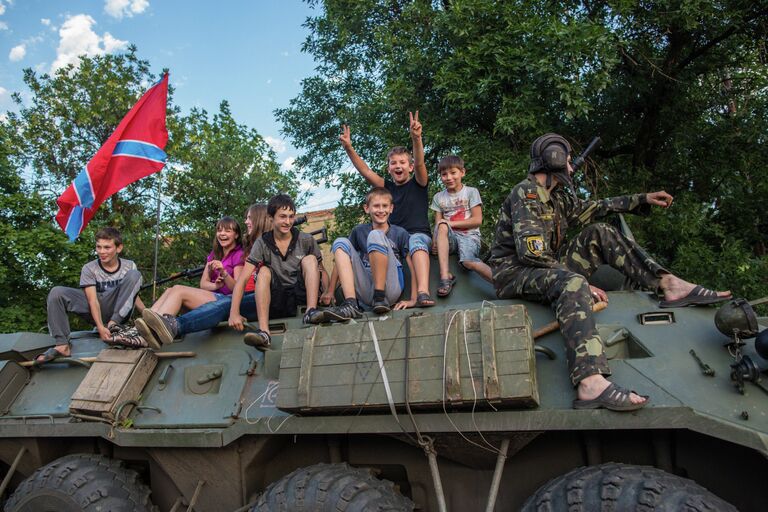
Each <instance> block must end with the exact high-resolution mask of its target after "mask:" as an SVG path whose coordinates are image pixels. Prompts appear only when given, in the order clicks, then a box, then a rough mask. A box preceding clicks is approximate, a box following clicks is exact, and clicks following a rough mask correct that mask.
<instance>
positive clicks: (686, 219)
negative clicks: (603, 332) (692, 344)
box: [276, 0, 768, 296]
mask: <svg viewBox="0 0 768 512" xmlns="http://www.w3.org/2000/svg"><path fill="white" fill-rule="evenodd" d="M309 3H311V4H322V6H323V7H324V9H323V11H322V13H321V14H319V15H318V16H316V17H313V18H310V19H309V20H308V21H307V26H308V27H309V29H310V30H311V35H310V36H309V37H308V38H307V40H306V42H305V44H304V50H305V51H306V52H309V53H310V54H312V55H313V56H314V58H315V60H316V61H317V62H318V63H319V65H318V67H317V73H316V74H315V75H314V76H312V77H309V78H307V79H305V80H304V81H303V83H302V91H301V94H300V95H299V96H298V97H296V98H294V99H293V100H292V101H291V103H290V105H289V106H288V107H286V108H283V109H279V110H278V111H277V112H276V113H277V116H278V118H279V119H281V120H282V121H283V123H284V132H285V133H286V134H287V135H288V136H289V137H290V138H292V139H293V143H294V145H296V146H297V147H300V148H302V149H304V151H305V153H304V155H303V156H302V157H300V158H299V159H298V161H297V166H298V168H299V169H301V170H302V172H303V173H304V174H305V176H306V177H308V178H310V179H313V180H315V181H319V182H333V183H338V184H339V185H340V186H341V187H342V188H343V189H344V190H345V196H344V199H343V201H342V204H343V206H344V208H342V210H341V211H340V213H341V214H342V219H341V220H342V221H345V218H346V219H347V223H349V222H350V221H349V220H348V219H349V218H350V217H351V216H353V215H354V214H353V213H352V212H353V211H354V208H353V205H356V204H359V203H360V199H361V197H362V196H361V194H362V193H363V191H364V189H365V186H364V184H362V179H361V178H358V177H356V176H348V175H342V176H341V177H340V176H338V174H339V171H338V169H340V168H342V167H343V166H346V165H347V162H346V158H345V154H344V153H343V151H342V150H341V148H340V146H339V144H338V142H337V137H338V133H339V126H340V125H341V124H342V123H347V124H350V125H351V127H352V136H353V144H354V145H355V148H356V149H357V150H358V152H359V153H360V154H361V156H363V158H364V159H365V160H366V161H368V162H369V164H371V166H372V167H373V168H375V169H376V168H378V169H380V170H381V172H382V173H383V172H384V170H385V155H386V151H387V149H388V148H389V147H391V146H393V145H402V144H405V143H407V141H408V137H407V131H406V129H407V118H408V116H407V112H408V111H412V110H416V109H418V110H419V111H420V115H421V119H422V120H423V122H424V142H425V146H426V157H427V164H428V167H429V168H430V170H431V178H432V188H433V192H435V191H437V190H438V189H439V188H440V183H439V179H438V176H437V174H436V163H437V161H438V160H439V158H440V157H441V156H444V155H446V154H449V153H458V154H460V155H461V156H462V157H463V158H464V160H465V161H466V162H467V176H466V178H465V181H466V182H467V183H468V184H470V185H472V186H476V187H478V188H480V190H481V194H482V195H483V203H484V205H485V210H484V214H485V216H486V219H487V220H486V222H485V224H484V233H485V234H486V236H487V235H489V233H490V232H491V228H492V225H493V222H494V220H495V215H496V214H497V210H498V207H499V205H500V204H501V202H502V200H503V198H504V196H505V195H506V194H507V193H508V191H509V190H510V188H511V187H512V186H514V184H516V183H517V182H518V181H519V180H520V179H522V178H523V177H524V175H525V173H526V170H527V162H528V153H529V148H530V143H531V141H533V139H534V138H536V137H537V136H538V135H540V134H542V133H545V132H551V131H554V132H558V133H562V134H564V135H566V136H567V137H568V138H569V139H570V140H571V141H572V142H573V145H574V147H575V149H576V150H577V151H578V150H579V149H581V148H583V147H584V146H586V145H587V144H588V143H589V141H590V140H591V138H592V137H593V136H595V135H600V136H601V137H602V138H603V140H604V143H603V146H602V147H601V148H600V150H599V151H598V152H597V153H596V155H595V156H594V159H593V161H592V162H590V164H589V165H588V166H587V167H586V169H585V171H584V172H583V173H582V174H581V176H579V185H580V187H581V189H582V192H583V193H584V194H585V195H588V196H592V195H599V196H607V195H617V194H624V193H630V192H639V191H651V190H656V189H662V188H663V189H666V190H667V191H668V192H670V193H672V194H674V195H675V196H676V198H677V199H676V201H675V205H674V207H673V208H671V209H670V210H668V211H664V212H655V213H654V216H653V217H652V218H651V220H650V221H644V220H640V221H633V224H632V225H633V229H634V230H635V232H636V233H635V234H636V236H637V237H638V238H639V239H640V240H641V241H642V242H643V243H644V244H645V245H646V246H647V247H648V248H649V250H650V251H651V252H652V253H654V254H655V255H656V256H657V257H658V258H659V259H660V260H661V261H662V262H663V263H664V264H665V265H667V266H668V267H669V268H670V269H672V270H674V271H676V272H680V273H681V274H683V275H685V276H687V277H690V278H692V279H695V280H701V281H706V282H707V283H708V284H711V285H717V286H723V287H731V288H733V289H734V290H735V291H736V292H738V293H741V294H746V295H752V296H754V295H755V294H758V293H762V294H766V292H768V283H767V280H766V278H765V276H766V275H768V272H767V271H768V260H767V259H766V233H768V230H766V227H767V226H768V210H767V209H765V208H760V204H761V202H763V201H762V200H763V198H764V197H766V192H767V190H766V188H767V187H768V179H766V178H768V176H766V174H768V171H767V170H766V169H767V166H766V164H768V146H766V144H765V139H766V126H768V124H767V123H766V121H768V119H767V118H766V117H767V116H766V113H768V112H767V110H766V108H768V92H767V91H768V87H767V86H768V68H766V59H767V58H768V55H767V52H766V46H765V41H766V35H767V34H768V8H767V7H766V6H765V4H764V3H761V2H750V1H746V0H716V1H711V0H707V1H703V0H662V1H655V2H646V1H641V2H634V1H633V2H630V1H626V0H612V1H598V0H592V1H551V0H504V1H502V0H452V1H449V0H443V1H442V2H436V1H432V2H428V1H422V0H358V1H351V0H325V1H323V2H319V1H316V0H310V2H309ZM345 215H346V216H348V217H344V216H345Z"/></svg>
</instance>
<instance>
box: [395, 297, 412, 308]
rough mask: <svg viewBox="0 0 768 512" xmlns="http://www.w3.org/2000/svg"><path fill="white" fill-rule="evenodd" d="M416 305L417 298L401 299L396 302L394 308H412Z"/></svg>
mask: <svg viewBox="0 0 768 512" xmlns="http://www.w3.org/2000/svg"><path fill="white" fill-rule="evenodd" d="M415 305H416V300H415V299H414V300H401V301H400V302H398V303H397V304H395V307H394V308H392V309H394V310H400V309H408V308H412V307H413V306H415Z"/></svg>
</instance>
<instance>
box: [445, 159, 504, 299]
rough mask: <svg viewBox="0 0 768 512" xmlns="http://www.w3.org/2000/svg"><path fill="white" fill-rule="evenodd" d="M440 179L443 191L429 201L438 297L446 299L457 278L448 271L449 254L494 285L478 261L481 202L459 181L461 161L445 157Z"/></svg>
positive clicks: (488, 268)
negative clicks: (433, 217) (438, 277)
mask: <svg viewBox="0 0 768 512" xmlns="http://www.w3.org/2000/svg"><path fill="white" fill-rule="evenodd" d="M437 169H438V172H439V173H440V180H441V181H442V182H443V185H445V190H442V191H441V192H438V193H437V194H435V196H434V197H433V198H432V205H431V206H430V208H431V209H432V210H434V211H435V234H434V240H435V246H436V249H437V261H438V264H439V266H440V281H439V282H438V285H437V296H438V297H447V296H448V295H450V293H451V291H452V290H453V287H454V285H455V284H456V276H454V275H453V274H451V272H450V271H449V270H448V255H449V254H456V253H458V255H459V264H461V266H463V267H464V268H466V269H467V270H473V271H475V272H477V273H478V274H480V276H481V277H482V278H483V279H485V280H486V281H488V282H489V283H493V278H492V277H491V268H490V267H489V266H488V265H486V264H485V263H483V261H482V260H481V259H480V226H481V225H482V223H483V206H482V204H483V202H482V200H481V199H480V192H478V190H477V189H476V188H474V187H469V186H467V185H464V184H463V183H462V182H461V181H462V179H463V178H464V175H465V174H466V172H467V171H466V169H465V168H464V160H462V159H461V157H458V156H456V155H448V156H446V157H444V158H443V159H441V160H440V163H439V164H438V167H437Z"/></svg>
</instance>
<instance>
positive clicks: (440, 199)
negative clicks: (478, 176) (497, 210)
mask: <svg viewBox="0 0 768 512" xmlns="http://www.w3.org/2000/svg"><path fill="white" fill-rule="evenodd" d="M479 204H483V201H482V200H481V199H480V192H478V190H477V189H476V188H475V187H468V186H466V185H462V187H461V190H459V191H458V192H456V193H454V194H452V193H450V192H448V191H447V190H443V191H441V192H438V193H437V194H435V197H433V198H432V205H431V206H430V208H431V209H433V210H435V211H436V212H441V213H442V214H443V217H444V218H445V219H446V220H466V219H469V218H470V217H472V208H474V207H475V206H477V205H479ZM451 229H453V231H454V232H455V233H456V234H457V235H474V236H480V228H472V229H459V228H451Z"/></svg>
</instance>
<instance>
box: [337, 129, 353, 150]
mask: <svg viewBox="0 0 768 512" xmlns="http://www.w3.org/2000/svg"><path fill="white" fill-rule="evenodd" d="M339 142H341V147H343V148H344V149H347V148H351V147H352V135H351V130H350V129H349V126H347V125H346V124H343V125H341V135H339Z"/></svg>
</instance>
